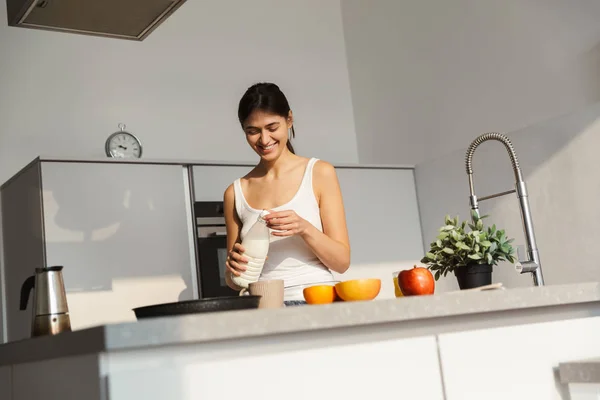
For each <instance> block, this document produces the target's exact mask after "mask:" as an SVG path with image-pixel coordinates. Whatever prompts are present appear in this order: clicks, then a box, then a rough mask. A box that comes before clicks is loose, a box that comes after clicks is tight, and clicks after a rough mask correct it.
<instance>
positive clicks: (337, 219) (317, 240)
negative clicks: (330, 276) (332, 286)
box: [302, 161, 350, 274]
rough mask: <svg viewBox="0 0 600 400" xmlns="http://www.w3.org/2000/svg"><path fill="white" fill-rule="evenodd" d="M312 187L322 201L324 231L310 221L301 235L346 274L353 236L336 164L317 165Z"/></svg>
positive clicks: (328, 263) (329, 264)
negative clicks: (348, 225) (347, 222)
mask: <svg viewBox="0 0 600 400" xmlns="http://www.w3.org/2000/svg"><path fill="white" fill-rule="evenodd" d="M313 190H314V191H315V193H316V194H317V200H318V202H319V208H320V213H321V222H322V224H323V232H321V231H319V230H318V229H317V228H315V226H314V225H313V224H308V225H309V227H308V229H306V230H305V231H304V234H303V235H302V238H303V239H304V241H305V242H306V244H307V245H308V246H309V247H310V248H311V249H312V250H313V251H314V252H315V254H316V255H317V257H319V259H320V260H321V262H322V263H323V264H325V266H327V268H329V269H331V270H333V271H335V272H338V273H341V274H343V273H344V272H346V271H347V270H348V268H349V267H350V239H349V238H348V228H347V226H346V213H345V210H344V201H343V199H342V191H341V189H340V184H339V181H338V178H337V174H336V172H335V168H334V167H333V165H331V164H329V163H327V162H324V161H318V162H317V163H316V164H315V167H314V173H313Z"/></svg>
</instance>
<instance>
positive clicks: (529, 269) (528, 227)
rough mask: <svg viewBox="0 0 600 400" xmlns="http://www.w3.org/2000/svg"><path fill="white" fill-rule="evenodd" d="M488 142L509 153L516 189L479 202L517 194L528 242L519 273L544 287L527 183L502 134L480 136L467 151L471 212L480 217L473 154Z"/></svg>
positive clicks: (513, 153) (510, 145)
mask: <svg viewBox="0 0 600 400" xmlns="http://www.w3.org/2000/svg"><path fill="white" fill-rule="evenodd" d="M488 140H497V141H499V142H501V143H502V144H503V145H504V147H505V148H506V150H507V151H508V155H509V156H510V162H511V163H512V167H513V171H514V173H515V181H516V183H515V189H513V190H509V191H506V192H501V193H496V194H492V195H489V196H485V197H482V198H480V199H479V201H484V200H488V199H492V198H494V197H500V196H504V195H507V194H510V193H515V192H516V193H517V198H518V199H519V206H520V209H521V221H522V223H523V231H524V233H525V241H526V242H527V260H525V261H520V260H519V262H518V263H517V266H516V267H517V271H519V272H520V273H522V274H524V273H531V274H532V275H533V284H534V285H535V286H544V277H543V275H542V265H541V263H540V255H539V253H538V249H537V245H536V242H535V234H534V232H533V221H532V220H531V211H530V209H529V200H528V195H527V187H526V185H525V181H523V174H522V173H521V168H520V167H519V160H518V159H517V155H516V153H515V149H514V147H513V145H512V143H511V141H510V139H508V137H506V136H505V135H503V134H501V133H496V132H492V133H484V134H483V135H480V136H478V137H477V138H476V139H475V140H474V141H473V142H472V143H471V145H470V146H469V148H468V149H467V156H466V167H467V175H468V176H469V190H470V202H471V210H472V211H473V212H475V213H476V215H477V216H479V203H478V200H477V196H475V189H474V187H473V168H472V161H473V154H474V153H475V150H476V149H477V147H478V146H479V145H480V144H481V143H483V142H485V141H488Z"/></svg>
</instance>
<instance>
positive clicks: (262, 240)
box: [232, 211, 271, 288]
mask: <svg viewBox="0 0 600 400" xmlns="http://www.w3.org/2000/svg"><path fill="white" fill-rule="evenodd" d="M266 214H268V212H267V211H263V212H262V213H261V214H260V216H259V217H258V219H257V220H256V222H255V223H254V225H252V228H250V230H249V231H248V233H247V234H246V236H245V237H244V240H242V247H244V250H245V251H244V253H243V256H244V257H245V258H246V259H247V260H248V263H247V264H242V265H245V266H246V268H247V269H246V271H244V272H242V273H241V275H240V276H233V277H232V281H233V283H235V284H236V285H238V286H239V287H241V288H247V287H248V285H249V284H251V283H252V282H256V281H258V278H259V277H260V273H261V272H262V269H263V266H264V265H265V260H266V259H267V254H268V253H269V243H270V241H271V233H270V232H269V228H268V227H267V223H266V221H265V220H264V219H263V217H264V216H265V215H266Z"/></svg>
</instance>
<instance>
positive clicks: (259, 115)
mask: <svg viewBox="0 0 600 400" xmlns="http://www.w3.org/2000/svg"><path fill="white" fill-rule="evenodd" d="M291 126H292V113H291V111H290V115H289V117H288V118H287V119H286V118H283V117H280V116H279V115H276V114H271V113H267V112H264V111H260V110H256V111H253V112H252V113H251V114H250V115H249V116H248V118H247V119H246V121H245V122H244V125H243V128H244V132H246V140H247V141H248V144H249V145H250V147H252V149H253V150H254V151H255V152H256V154H258V155H259V156H260V157H261V158H262V159H264V160H268V161H272V160H276V159H277V158H278V157H279V156H280V155H281V153H282V152H283V151H285V150H286V144H287V141H288V129H290V128H291Z"/></svg>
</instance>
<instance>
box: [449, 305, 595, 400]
mask: <svg viewBox="0 0 600 400" xmlns="http://www.w3.org/2000/svg"><path fill="white" fill-rule="evenodd" d="M598 332H600V317H594V318H584V319H575V320H564V321H556V322H547V323H538V324H529V325H520V326H511V327H502V328H494V329H486V330H477V331H469V332H461V333H451V334H443V335H440V336H439V345H440V357H441V363H442V369H443V373H444V383H445V389H446V399H447V400H471V399H473V400H475V399H477V400H479V399H486V400H495V399H498V400H500V399H502V400H504V399H511V400H518V399H524V400H525V399H527V400H529V399H544V400H577V399H576V398H575V397H571V398H570V397H569V394H568V391H569V389H568V387H567V386H566V385H563V384H561V383H560V380H559V377H558V370H557V369H558V365H559V363H561V362H566V361H571V360H580V359H585V358H594V357H599V356H600V341H598ZM589 398H594V399H597V398H598V397H581V399H582V400H583V399H589Z"/></svg>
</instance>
